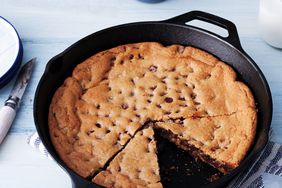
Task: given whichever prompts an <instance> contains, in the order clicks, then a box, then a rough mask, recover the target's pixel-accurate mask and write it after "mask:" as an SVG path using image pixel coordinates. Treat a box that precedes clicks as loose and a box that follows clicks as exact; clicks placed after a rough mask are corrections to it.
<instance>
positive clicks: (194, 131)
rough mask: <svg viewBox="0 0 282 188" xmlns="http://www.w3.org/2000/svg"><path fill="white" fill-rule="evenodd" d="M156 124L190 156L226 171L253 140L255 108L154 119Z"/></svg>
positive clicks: (229, 169) (241, 155)
mask: <svg viewBox="0 0 282 188" xmlns="http://www.w3.org/2000/svg"><path fill="white" fill-rule="evenodd" d="M156 126H157V128H158V129H159V130H160V131H161V133H162V135H163V136H164V137H166V138H168V139H169V140H170V141H172V142H174V143H176V144H177V145H178V146H179V147H180V148H182V149H184V150H186V151H188V152H189V153H190V154H191V155H192V156H193V157H195V158H199V159H201V160H202V161H204V162H206V163H208V164H210V165H212V166H214V167H215V168H217V169H218V170H220V171H221V172H223V173H228V172H229V171H231V170H232V169H234V168H236V167H237V166H238V165H239V163H240V162H241V160H242V159H243V158H244V156H245V155H246V153H247V151H248V149H249V148H250V146H251V144H252V142H253V138H254V136H255V129H256V112H255V111H254V110H253V109H251V108H249V109H247V110H245V111H240V112H236V113H234V114H232V115H225V116H217V117H203V118H191V119H185V120H174V121H170V122H157V123H156Z"/></svg>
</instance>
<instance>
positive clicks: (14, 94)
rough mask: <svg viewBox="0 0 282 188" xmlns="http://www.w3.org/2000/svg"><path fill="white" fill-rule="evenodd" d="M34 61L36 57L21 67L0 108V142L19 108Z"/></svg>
mask: <svg viewBox="0 0 282 188" xmlns="http://www.w3.org/2000/svg"><path fill="white" fill-rule="evenodd" d="M35 61H36V58H33V59H31V60H30V61H28V62H27V63H26V64H25V65H24V66H23V67H22V68H21V70H20V72H19V74H18V77H17V79H16V81H15V84H14V87H13V89H12V91H11V93H10V96H9V98H8V99H7V100H6V101H5V105H4V106H3V107H2V108H1V110H0V144H1V143H2V141H3V140H4V138H5V136H6V134H7V133H8V131H9V129H10V127H11V125H12V123H13V121H14V119H15V117H16V112H17V109H18V108H19V104H20V101H21V99H22V96H23V94H24V92H25V89H26V87H27V85H28V83H29V80H30V77H31V73H32V68H33V64H34V63H35Z"/></svg>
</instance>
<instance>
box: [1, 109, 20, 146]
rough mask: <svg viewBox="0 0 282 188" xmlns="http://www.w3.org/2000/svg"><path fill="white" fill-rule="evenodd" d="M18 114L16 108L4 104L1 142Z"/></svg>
mask: <svg viewBox="0 0 282 188" xmlns="http://www.w3.org/2000/svg"><path fill="white" fill-rule="evenodd" d="M15 116H16V110H15V109H13V108H12V107H10V106H3V107H2V108H1V110H0V144H1V143H2V141H3V139H4V138H5V136H6V135H7V132H8V131H9V129H10V127H11V125H12V123H13V121H14V119H15Z"/></svg>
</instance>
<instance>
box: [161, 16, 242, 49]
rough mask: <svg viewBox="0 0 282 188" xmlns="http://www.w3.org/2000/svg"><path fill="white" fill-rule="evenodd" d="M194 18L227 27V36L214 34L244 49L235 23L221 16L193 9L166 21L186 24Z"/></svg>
mask: <svg viewBox="0 0 282 188" xmlns="http://www.w3.org/2000/svg"><path fill="white" fill-rule="evenodd" d="M192 20H201V21H204V22H207V23H210V24H214V25H217V26H219V27H221V28H223V29H226V30H227V31H228V36H227V37H223V36H219V35H217V34H215V33H213V34H214V35H216V36H218V37H219V38H221V39H223V40H225V41H226V42H228V43H230V44H232V45H233V46H235V47H236V48H237V49H240V50H241V49H242V46H241V43H240V40H239V36H238V32H237V29H236V26H235V24H234V23H232V22H231V21H229V20H226V19H224V18H221V17H219V16H216V15H213V14H209V13H206V12H202V11H191V12H188V13H185V14H182V15H179V16H176V17H174V18H171V19H168V20H165V21H164V22H166V23H173V24H179V25H184V26H185V25H186V23H187V22H190V21H192ZM202 30H203V29H202Z"/></svg>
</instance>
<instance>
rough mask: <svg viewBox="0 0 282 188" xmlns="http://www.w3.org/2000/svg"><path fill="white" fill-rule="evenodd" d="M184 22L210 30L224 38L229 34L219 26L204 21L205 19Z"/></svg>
mask: <svg viewBox="0 0 282 188" xmlns="http://www.w3.org/2000/svg"><path fill="white" fill-rule="evenodd" d="M185 24H186V25H190V26H195V27H198V28H201V29H205V30H207V31H212V32H213V33H215V34H217V35H220V36H222V37H225V38H227V37H228V36H229V33H228V31H227V30H226V29H224V28H222V27H219V26H217V25H214V24H211V23H208V22H205V21H201V20H192V21H189V22H186V23H185Z"/></svg>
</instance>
